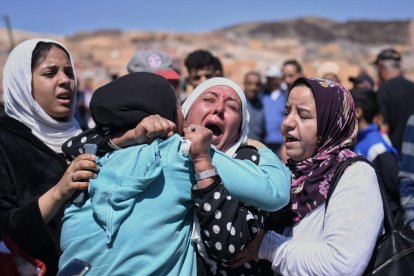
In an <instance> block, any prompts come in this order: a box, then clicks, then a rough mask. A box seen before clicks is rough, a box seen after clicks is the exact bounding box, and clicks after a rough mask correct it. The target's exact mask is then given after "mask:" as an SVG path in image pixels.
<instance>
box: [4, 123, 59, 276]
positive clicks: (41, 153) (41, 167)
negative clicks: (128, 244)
mask: <svg viewBox="0 0 414 276" xmlns="http://www.w3.org/2000/svg"><path fill="white" fill-rule="evenodd" d="M66 168H67V163H66V160H65V158H64V157H63V156H62V155H58V154H56V153H55V152H54V151H52V150H51V149H50V148H49V147H47V146H46V145H45V144H44V143H43V142H42V141H40V140H39V139H38V138H37V137H36V136H34V135H33V134H32V133H31V130H30V129H29V128H28V127H27V126H25V125H24V124H22V123H20V122H18V121H17V120H15V119H13V118H10V117H7V116H6V117H1V118H0V238H1V237H4V236H9V237H10V238H11V239H12V240H13V241H14V242H15V243H16V244H17V245H18V246H19V247H20V248H21V249H22V250H23V251H25V252H26V253H27V254H28V255H30V256H31V257H34V258H36V259H39V260H41V261H43V262H44V263H45V264H46V269H47V272H48V275H55V274H56V272H57V265H58V260H59V252H60V249H59V235H60V226H61V225H60V220H61V217H62V212H61V210H60V211H59V212H58V215H56V217H55V218H54V219H53V220H52V221H51V222H50V223H49V224H48V225H45V224H44V222H43V219H42V216H41V214H40V209H39V204H38V199H39V197H40V196H41V195H42V194H44V193H45V192H46V191H48V190H49V189H50V188H51V187H53V186H54V185H55V184H56V183H57V182H58V181H59V180H60V178H61V177H62V175H63V173H64V172H65V170H66Z"/></svg>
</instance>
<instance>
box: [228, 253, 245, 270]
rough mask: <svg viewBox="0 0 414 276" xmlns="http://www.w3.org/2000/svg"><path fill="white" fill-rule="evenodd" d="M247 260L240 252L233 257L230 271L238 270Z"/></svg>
mask: <svg viewBox="0 0 414 276" xmlns="http://www.w3.org/2000/svg"><path fill="white" fill-rule="evenodd" d="M248 261H249V260H248V259H247V257H246V256H245V252H244V251H242V252H240V253H239V254H238V255H237V256H236V257H234V258H233V259H232V260H231V261H230V263H229V265H230V267H231V268H232V269H235V268H238V267H239V266H241V265H243V264H244V263H246V262H248Z"/></svg>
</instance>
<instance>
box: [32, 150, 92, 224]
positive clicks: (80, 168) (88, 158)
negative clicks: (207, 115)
mask: <svg viewBox="0 0 414 276" xmlns="http://www.w3.org/2000/svg"><path fill="white" fill-rule="evenodd" d="M95 159H96V156H95V155H93V154H81V155H79V156H78V157H76V158H75V159H74V160H73V161H72V163H71V164H70V165H69V167H68V168H67V169H66V171H65V173H64V174H63V176H62V178H61V179H60V180H59V182H58V183H57V184H56V185H55V186H53V187H52V188H51V189H50V190H48V191H47V192H46V193H44V194H43V195H42V196H41V197H40V198H39V201H38V202H39V209H40V213H41V215H42V218H43V221H44V222H45V224H48V223H49V222H50V221H51V220H52V218H53V217H54V216H55V215H56V213H57V211H58V210H59V209H60V207H62V205H63V203H64V202H65V201H66V200H68V199H69V198H70V197H71V196H72V195H73V194H74V193H75V191H76V190H84V189H86V188H88V186H89V179H90V178H95V177H96V174H97V173H98V171H99V167H98V165H97V164H96V163H95Z"/></svg>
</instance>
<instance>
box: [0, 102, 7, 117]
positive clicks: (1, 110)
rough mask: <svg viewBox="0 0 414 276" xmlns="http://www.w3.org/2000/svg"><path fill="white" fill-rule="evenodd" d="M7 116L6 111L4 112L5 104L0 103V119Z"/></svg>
mask: <svg viewBox="0 0 414 276" xmlns="http://www.w3.org/2000/svg"><path fill="white" fill-rule="evenodd" d="M5 115H6V111H5V110H4V104H3V103H0V117H1V116H5Z"/></svg>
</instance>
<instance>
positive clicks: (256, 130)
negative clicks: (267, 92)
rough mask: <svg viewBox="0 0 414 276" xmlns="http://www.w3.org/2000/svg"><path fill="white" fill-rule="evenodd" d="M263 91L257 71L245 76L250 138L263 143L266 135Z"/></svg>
mask: <svg viewBox="0 0 414 276" xmlns="http://www.w3.org/2000/svg"><path fill="white" fill-rule="evenodd" d="M261 91H262V80H261V76H260V74H259V73H258V72H256V71H250V72H248V73H246V75H244V94H245V95H246V99H247V110H249V114H250V122H249V134H248V137H249V138H251V139H255V140H258V141H261V142H262V141H263V139H264V137H265V134H266V125H265V113H264V109H263V103H262V100H261V97H260V92H261Z"/></svg>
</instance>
